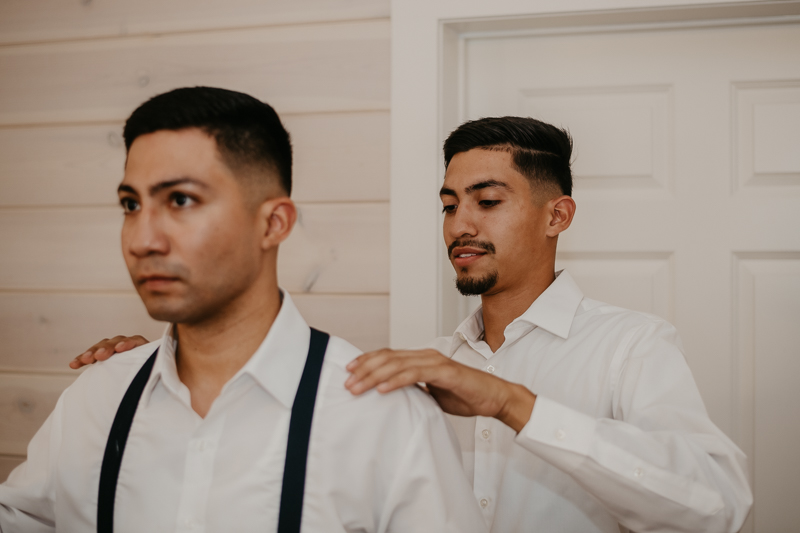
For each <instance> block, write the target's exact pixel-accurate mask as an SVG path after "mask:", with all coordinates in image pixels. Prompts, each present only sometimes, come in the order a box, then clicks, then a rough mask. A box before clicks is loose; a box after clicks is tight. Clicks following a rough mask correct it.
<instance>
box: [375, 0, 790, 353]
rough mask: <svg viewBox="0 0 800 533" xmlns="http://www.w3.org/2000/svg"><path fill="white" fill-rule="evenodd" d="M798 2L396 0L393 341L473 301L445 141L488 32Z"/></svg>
mask: <svg viewBox="0 0 800 533" xmlns="http://www.w3.org/2000/svg"><path fill="white" fill-rule="evenodd" d="M798 17H800V2H796V1H780V2H774V1H764V2H749V1H733V2H730V1H727V2H722V1H715V0H710V1H700V2H698V1H682V0H667V1H664V0H661V1H657V0H603V1H597V0H595V1H592V0H543V1H538V2H531V1H530V0H528V1H525V0H495V1H493V2H478V1H472V2H467V1H464V0H402V1H395V2H393V3H392V19H391V20H392V97H391V98H392V100H391V109H392V126H391V132H392V140H391V156H392V163H391V190H390V200H391V218H390V240H391V242H390V251H391V279H390V291H391V292H390V295H391V296H390V340H391V345H392V346H393V347H407V346H417V345H423V344H426V343H427V342H429V341H430V340H431V339H433V338H434V337H436V336H438V335H442V334H445V335H446V334H449V333H451V332H452V331H453V328H454V326H455V324H457V323H458V321H459V319H460V318H461V317H463V316H464V314H465V312H466V311H467V309H468V307H469V304H468V303H465V300H464V299H463V298H461V297H460V296H458V294H457V293H455V290H454V289H453V288H452V282H451V279H452V274H451V272H450V270H451V267H450V265H449V263H447V262H446V259H445V254H444V251H443V246H442V238H441V219H440V216H439V215H438V213H439V211H440V207H439V200H438V189H439V187H440V186H441V180H442V176H443V170H444V169H443V165H442V158H441V144H442V142H443V140H444V138H445V137H446V135H447V133H448V132H449V131H451V130H452V129H453V128H454V127H455V126H457V125H458V124H459V123H460V122H461V121H462V118H463V116H464V115H463V109H462V106H463V99H462V98H461V94H462V87H463V83H462V79H461V76H462V69H461V68H460V63H461V58H462V57H463V55H462V53H461V50H462V47H463V44H464V42H465V40H467V39H470V38H473V37H477V36H480V37H486V36H488V35H492V34H497V35H514V34H531V33H565V32H568V33H574V32H596V31H619V30H620V29H642V28H646V27H649V26H653V27H658V28H663V27H665V26H667V27H669V26H678V25H680V26H698V25H701V26H711V25H731V24H767V23H783V22H790V21H796V20H797V18H798Z"/></svg>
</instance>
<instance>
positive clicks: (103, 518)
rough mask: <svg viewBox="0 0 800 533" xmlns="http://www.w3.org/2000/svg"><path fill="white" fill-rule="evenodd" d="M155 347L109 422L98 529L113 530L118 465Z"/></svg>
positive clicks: (101, 479)
mask: <svg viewBox="0 0 800 533" xmlns="http://www.w3.org/2000/svg"><path fill="white" fill-rule="evenodd" d="M157 353H158V349H156V351H155V352H153V355H151V356H150V357H149V358H148V359H147V361H145V363H144V365H142V368H141V369H139V372H138V373H137V374H136V377H135V378H133V381H132V382H131V384H130V386H129V387H128V390H127V391H126V392H125V396H123V397H122V403H120V404H119V409H117V415H116V416H115V417H114V423H113V424H111V433H109V435H108V441H107V442H106V452H105V454H103V466H102V467H101V468H100V492H99V493H98V494H97V532H98V533H112V532H113V531H114V498H115V497H116V495H117V479H118V478H119V467H120V465H121V464H122V454H123V453H125V443H127V442H128V433H130V431H131V424H132V423H133V415H135V414H136V408H137V407H138V406H139V398H141V397H142V393H143V392H144V386H145V385H147V380H148V378H149V377H150V372H152V371H153V364H154V363H155V362H156V354H157Z"/></svg>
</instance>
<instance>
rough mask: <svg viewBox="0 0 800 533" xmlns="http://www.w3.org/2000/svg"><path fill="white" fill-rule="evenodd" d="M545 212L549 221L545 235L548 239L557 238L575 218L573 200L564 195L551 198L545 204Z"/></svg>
mask: <svg viewBox="0 0 800 533" xmlns="http://www.w3.org/2000/svg"><path fill="white" fill-rule="evenodd" d="M547 212H548V214H549V215H550V221H549V223H548V225H547V231H546V232H545V234H546V235H547V236H548V237H558V234H559V233H561V232H562V231H564V230H566V229H567V228H568V227H569V226H570V224H572V218H573V217H574V216H575V200H573V199H572V197H571V196H566V195H563V196H559V197H557V198H553V199H552V200H550V201H549V202H547Z"/></svg>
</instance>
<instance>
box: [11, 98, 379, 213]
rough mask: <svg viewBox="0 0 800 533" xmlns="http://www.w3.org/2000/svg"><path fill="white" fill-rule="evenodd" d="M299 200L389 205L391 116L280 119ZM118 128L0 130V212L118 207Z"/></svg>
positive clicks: (120, 145)
mask: <svg viewBox="0 0 800 533" xmlns="http://www.w3.org/2000/svg"><path fill="white" fill-rule="evenodd" d="M283 121H284V123H285V125H286V128H287V129H288V130H289V132H290V133H291V135H292V142H293V144H294V159H295V164H294V191H293V194H292V197H293V198H294V199H295V200H296V201H300V202H303V201H311V202H324V201H364V200H367V201H375V200H378V201H387V200H388V199H389V113H388V112H387V111H377V112H355V113H312V114H299V115H298V114H294V115H285V116H284V117H283ZM122 126H123V124H122V123H117V122H115V123H108V124H86V125H69V126H34V127H17V128H0V206H24V205H30V206H44V205H76V206H77V205H82V206H83V205H98V204H101V205H116V203H117V195H116V192H115V191H116V188H117V184H118V183H119V181H120V180H121V179H122V174H123V171H124V165H125V146H124V142H123V140H122Z"/></svg>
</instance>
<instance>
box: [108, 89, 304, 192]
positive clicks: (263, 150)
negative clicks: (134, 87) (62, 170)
mask: <svg viewBox="0 0 800 533" xmlns="http://www.w3.org/2000/svg"><path fill="white" fill-rule="evenodd" d="M186 128H199V129H200V130H202V131H203V132H205V133H207V134H208V135H210V136H211V137H213V138H214V140H215V141H216V143H217V149H218V150H219V153H220V155H221V156H222V160H223V162H224V163H225V164H226V165H227V166H228V167H229V168H230V169H231V170H232V171H234V173H236V174H242V173H247V174H248V175H254V176H255V177H256V179H255V181H257V182H258V183H257V185H259V186H264V185H267V186H268V185H271V184H272V183H274V181H275V180H274V179H273V178H272V176H273V174H277V177H278V183H277V184H278V185H279V186H280V188H281V189H282V190H283V191H284V192H285V193H286V194H287V195H290V194H291V192H292V144H291V141H290V139H289V133H288V132H287V131H286V128H284V127H283V124H282V123H281V119H280V118H279V117H278V114H277V113H276V112H275V110H274V109H272V107H271V106H270V105H269V104H266V103H264V102H261V101H260V100H257V99H256V98H253V97H252V96H250V95H247V94H244V93H239V92H236V91H229V90H227V89H218V88H215V87H184V88H181V89H174V90H172V91H169V92H166V93H163V94H159V95H157V96H154V97H153V98H151V99H150V100H148V101H146V102H145V103H143V104H142V105H140V106H139V107H138V108H136V110H135V111H134V112H133V113H132V114H131V116H130V117H129V118H128V120H127V122H126V123H125V130H124V138H125V147H126V149H127V150H128V151H130V149H131V145H132V144H133V141H135V140H136V138H137V137H139V136H141V135H146V134H148V133H154V132H156V131H161V130H173V131H178V130H182V129H186Z"/></svg>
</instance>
